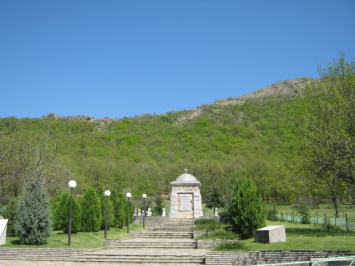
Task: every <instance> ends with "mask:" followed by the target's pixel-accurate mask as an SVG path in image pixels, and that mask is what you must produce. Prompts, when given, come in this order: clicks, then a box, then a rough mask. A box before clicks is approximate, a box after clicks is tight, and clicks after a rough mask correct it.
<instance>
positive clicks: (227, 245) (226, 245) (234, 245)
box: [213, 241, 249, 251]
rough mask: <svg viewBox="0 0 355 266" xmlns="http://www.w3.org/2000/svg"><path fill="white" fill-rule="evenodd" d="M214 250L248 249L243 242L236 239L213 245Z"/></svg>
mask: <svg viewBox="0 0 355 266" xmlns="http://www.w3.org/2000/svg"><path fill="white" fill-rule="evenodd" d="M213 250H214V251H228V250H232V251H236V250H243V251H248V250H249V249H248V248H247V247H246V246H245V243H242V242H239V241H236V242H228V241H226V242H223V243H221V244H219V245H217V246H215V247H213Z"/></svg>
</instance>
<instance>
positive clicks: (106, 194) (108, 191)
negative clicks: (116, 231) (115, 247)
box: [104, 190, 111, 239]
mask: <svg viewBox="0 0 355 266" xmlns="http://www.w3.org/2000/svg"><path fill="white" fill-rule="evenodd" d="M104 194H105V196H106V219H105V239H106V238H107V217H108V204H107V200H108V197H109V196H110V195H111V192H110V190H106V191H105V192H104Z"/></svg>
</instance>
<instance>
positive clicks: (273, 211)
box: [267, 205, 278, 221]
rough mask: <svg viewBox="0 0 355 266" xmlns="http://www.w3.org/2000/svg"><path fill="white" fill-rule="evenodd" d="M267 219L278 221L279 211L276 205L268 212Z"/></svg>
mask: <svg viewBox="0 0 355 266" xmlns="http://www.w3.org/2000/svg"><path fill="white" fill-rule="evenodd" d="M267 219H268V220H269V221H277V220H278V218H277V209H276V205H274V206H273V208H269V209H268V211H267Z"/></svg>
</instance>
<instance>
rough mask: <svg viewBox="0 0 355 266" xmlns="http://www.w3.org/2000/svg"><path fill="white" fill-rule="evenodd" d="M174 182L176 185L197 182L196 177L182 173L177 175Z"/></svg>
mask: <svg viewBox="0 0 355 266" xmlns="http://www.w3.org/2000/svg"><path fill="white" fill-rule="evenodd" d="M175 182H177V183H196V182H198V181H197V179H196V177H194V176H193V175H191V174H189V173H184V174H182V175H179V176H178V178H176V180H175Z"/></svg>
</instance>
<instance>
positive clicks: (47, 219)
mask: <svg viewBox="0 0 355 266" xmlns="http://www.w3.org/2000/svg"><path fill="white" fill-rule="evenodd" d="M15 230H16V235H17V236H18V237H19V238H20V242H21V244H29V245H43V244H46V243H47V240H48V238H49V236H50V234H51V230H52V228H51V212H50V206H49V198H48V194H47V190H46V188H45V185H44V183H43V181H42V180H41V179H34V180H31V181H28V182H27V183H26V185H25V188H24V191H23V193H22V197H21V199H20V201H19V203H18V210H17V215H16V221H15Z"/></svg>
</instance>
